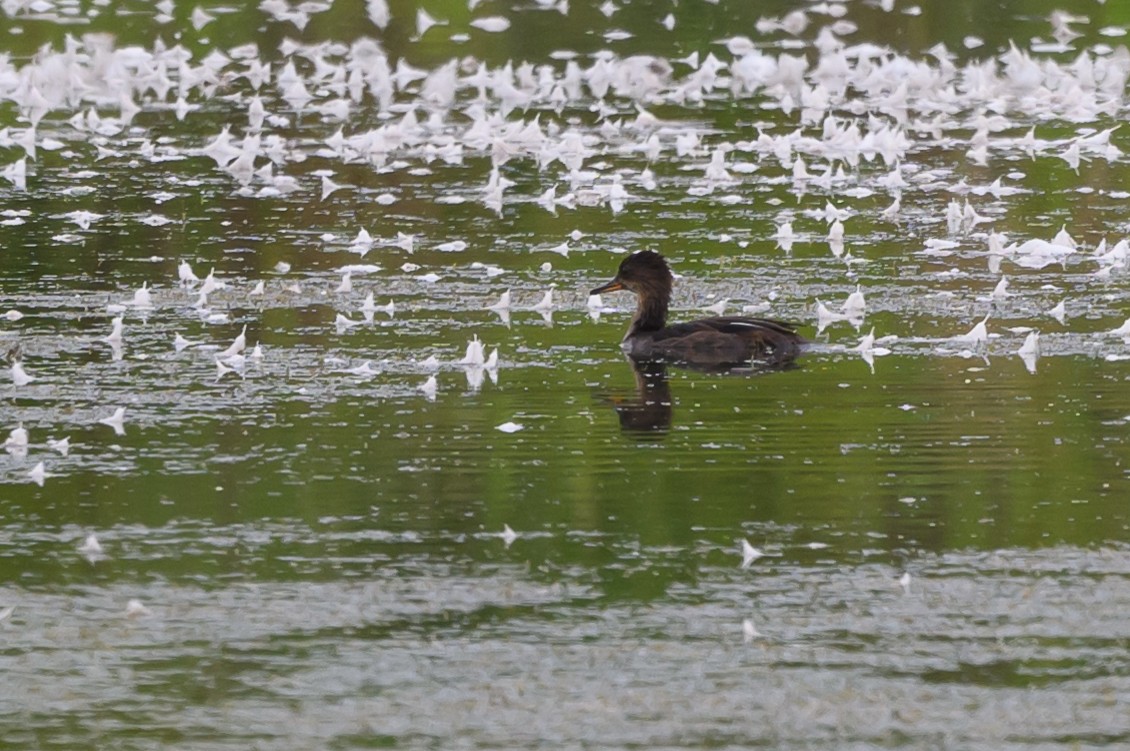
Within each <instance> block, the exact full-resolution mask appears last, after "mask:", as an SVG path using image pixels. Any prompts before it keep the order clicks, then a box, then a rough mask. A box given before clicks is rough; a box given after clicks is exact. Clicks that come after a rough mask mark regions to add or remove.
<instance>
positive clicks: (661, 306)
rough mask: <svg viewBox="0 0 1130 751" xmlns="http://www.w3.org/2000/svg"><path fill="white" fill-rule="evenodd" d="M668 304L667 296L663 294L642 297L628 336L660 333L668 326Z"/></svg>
mask: <svg viewBox="0 0 1130 751" xmlns="http://www.w3.org/2000/svg"><path fill="white" fill-rule="evenodd" d="M667 304H668V298H667V295H664V294H662V293H656V292H653V293H651V294H643V295H640V296H639V299H638V301H637V302H636V314H635V315H634V316H633V317H632V325H631V326H630V327H629V328H628V336H635V335H636V334H642V333H646V332H650V331H659V330H660V329H662V328H663V327H664V326H666V325H667Z"/></svg>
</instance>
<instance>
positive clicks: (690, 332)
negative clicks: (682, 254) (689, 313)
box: [589, 250, 808, 370]
mask: <svg viewBox="0 0 1130 751" xmlns="http://www.w3.org/2000/svg"><path fill="white" fill-rule="evenodd" d="M673 283H674V277H673V276H672V274H671V267H670V266H668V264H667V259H666V258H664V257H663V256H662V255H660V254H659V253H658V252H656V251H653V250H642V251H637V252H635V253H632V254H631V255H629V256H627V257H626V258H624V260H623V261H621V263H620V268H619V269H618V270H617V272H616V276H615V277H614V278H613V279H612V280H611V281H609V282H608V283H606V284H602V285H601V286H599V287H597V288H596V289H594V290H592V291H591V292H590V293H589V294H590V295H600V294H604V293H606V292H616V291H619V290H627V291H629V292H633V293H635V295H636V312H635V315H633V316H632V322H631V323H630V324H629V325H628V332H627V333H626V334H625V335H624V339H623V341H622V342H621V343H620V346H621V349H622V350H623V351H624V353H625V354H626V355H627V356H628V357H629V358H631V359H633V360H637V361H640V360H660V361H664V362H672V363H677V364H682V365H688V366H691V367H700V368H704V369H711V370H714V369H733V368H748V367H753V366H754V365H758V364H761V365H769V366H780V365H786V364H789V363H791V362H792V361H793V360H794V359H795V358H796V356H797V355H798V354H800V353H801V351H802V350H803V349H804V348H805V346H806V345H807V344H808V342H807V341H806V340H805V339H804V337H802V336H801V335H800V334H798V333H797V331H796V328H795V327H794V326H793V325H792V324H789V323H785V322H783V321H775V320H770V319H767V318H747V317H744V316H718V317H715V318H700V319H698V320H696V321H688V322H687V323H676V324H673V325H670V326H668V325H667V310H668V307H669V305H670V302H671V289H672V286H673Z"/></svg>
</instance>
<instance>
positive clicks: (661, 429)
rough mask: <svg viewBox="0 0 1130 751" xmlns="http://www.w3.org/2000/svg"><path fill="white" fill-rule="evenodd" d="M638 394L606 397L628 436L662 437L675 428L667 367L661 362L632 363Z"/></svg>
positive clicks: (603, 397) (607, 395)
mask: <svg viewBox="0 0 1130 751" xmlns="http://www.w3.org/2000/svg"><path fill="white" fill-rule="evenodd" d="M628 362H630V363H631V364H632V371H633V374H634V375H635V379H636V388H635V392H634V393H631V392H628V391H627V390H624V391H623V392H621V393H616V392H612V393H606V394H604V395H603V396H602V400H603V401H604V402H605V403H606V404H610V405H612V408H613V409H615V410H616V414H617V415H618V416H619V418H620V429H621V430H623V431H624V432H625V433H635V434H640V435H654V436H656V437H661V436H662V435H664V434H665V433H666V432H667V430H668V429H670V427H671V384H670V383H669V382H668V380H667V365H666V364H665V363H663V362H660V361H657V360H632V359H629V360H628Z"/></svg>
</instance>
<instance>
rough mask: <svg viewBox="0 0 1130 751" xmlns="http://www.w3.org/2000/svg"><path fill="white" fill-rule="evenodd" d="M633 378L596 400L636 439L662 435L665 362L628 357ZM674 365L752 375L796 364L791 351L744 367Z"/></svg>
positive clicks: (667, 411) (667, 393) (668, 414)
mask: <svg viewBox="0 0 1130 751" xmlns="http://www.w3.org/2000/svg"><path fill="white" fill-rule="evenodd" d="M626 359H627V360H628V363H629V364H631V366H632V375H633V376H634V377H635V389H634V391H629V390H627V389H623V390H619V391H609V392H604V393H602V394H601V396H600V399H601V401H603V402H604V403H605V404H608V405H611V407H612V408H613V409H614V410H616V415H617V416H618V417H619V418H620V430H621V431H623V432H624V433H626V434H631V435H635V436H637V437H640V438H649V437H650V438H655V439H659V438H662V437H663V436H665V435H666V434H667V431H668V430H670V429H671V423H672V412H673V410H672V397H671V383H670V381H669V379H668V375H667V363H666V362H664V361H663V360H648V359H638V358H632V357H628V358H626ZM675 365H677V366H679V367H681V368H684V369H689V370H696V371H699V372H703V373H714V374H719V373H725V374H730V375H735V376H736V375H745V376H752V375H758V374H762V373H770V372H776V371H782V370H792V369H794V368H797V367H799V366H798V365H797V362H796V357H795V356H794V355H792V354H789V355H784V356H780V357H776V358H772V359H769V360H760V361H758V360H754V361H752V362H751V363H750V364H749V365H748V366H747V367H743V368H732V367H726V368H723V367H714V368H712V367H703V366H694V365H690V364H687V363H675Z"/></svg>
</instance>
